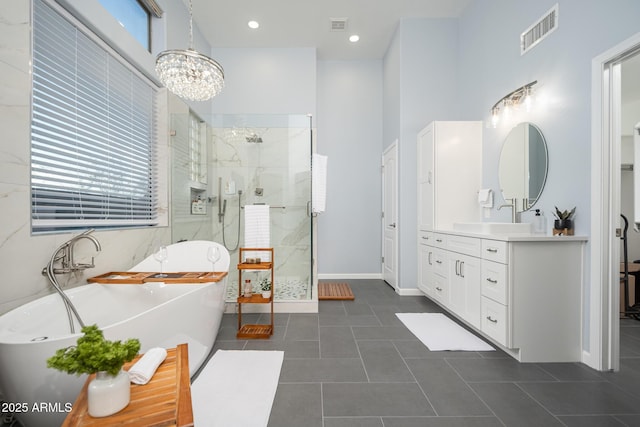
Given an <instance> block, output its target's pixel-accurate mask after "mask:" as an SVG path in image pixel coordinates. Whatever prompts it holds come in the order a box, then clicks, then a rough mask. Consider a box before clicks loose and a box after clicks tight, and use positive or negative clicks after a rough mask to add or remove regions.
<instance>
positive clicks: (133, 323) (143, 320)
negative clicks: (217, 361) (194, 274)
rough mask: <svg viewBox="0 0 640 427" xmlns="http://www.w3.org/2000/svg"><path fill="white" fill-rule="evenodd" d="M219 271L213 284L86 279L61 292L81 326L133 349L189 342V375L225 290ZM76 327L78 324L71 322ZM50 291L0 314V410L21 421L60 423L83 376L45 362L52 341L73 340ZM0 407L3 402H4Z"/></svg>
mask: <svg viewBox="0 0 640 427" xmlns="http://www.w3.org/2000/svg"><path fill="white" fill-rule="evenodd" d="M226 287H227V280H226V277H225V278H224V279H223V280H222V281H220V282H217V283H205V284H172V285H166V284H164V283H145V284H143V285H122V284H88V285H83V286H79V287H77V288H73V289H70V290H68V291H65V292H66V294H67V295H68V296H69V298H70V299H71V301H72V302H73V304H74V305H75V306H76V308H77V310H78V312H79V314H80V317H81V318H82V319H83V321H84V323H85V324H86V325H92V324H97V325H98V326H99V327H100V328H101V329H102V330H103V331H104V335H105V338H106V339H109V340H126V339H128V338H138V339H139V340H140V344H141V352H144V351H146V350H148V349H149V348H152V347H165V348H170V347H175V346H176V345H177V344H180V343H185V342H186V343H188V344H189V369H190V372H191V375H193V374H194V373H195V372H196V370H197V369H198V368H199V367H200V365H201V364H202V363H203V362H204V360H205V359H206V357H207V355H208V354H209V352H210V351H211V349H212V347H213V343H214V341H215V339H216V336H217V333H218V329H219V327H220V322H221V320H222V314H223V312H224V301H225V296H226ZM76 331H78V332H79V331H80V326H79V325H76ZM80 335H81V333H76V334H70V332H69V324H68V318H67V315H66V311H65V308H64V304H63V303H62V299H61V298H60V296H59V295H57V294H51V295H48V296H46V297H43V298H40V299H38V300H35V301H32V302H30V303H28V304H25V305H23V306H21V307H19V308H16V309H14V310H13V311H10V312H8V313H6V314H5V315H3V316H1V317H0V391H1V392H2V394H3V395H4V399H5V402H4V403H3V405H4V406H3V411H4V410H6V412H14V413H15V414H16V416H17V417H18V419H19V420H20V421H22V423H23V424H24V425H25V427H38V426H45V427H49V426H54V425H61V424H62V421H63V420H64V417H65V416H66V414H67V412H69V411H70V410H71V407H72V404H73V402H74V401H75V399H76V397H77V395H78V393H79V392H80V390H81V388H82V385H83V383H84V381H85V380H86V375H82V376H75V375H69V374H66V373H61V372H59V371H56V370H54V369H51V368H47V365H46V360H47V358H49V357H50V356H52V355H53V354H54V353H55V351H56V350H57V349H59V348H64V347H68V346H71V345H74V344H75V343H76V340H77V338H78V337H79V336H80ZM5 406H6V407H5Z"/></svg>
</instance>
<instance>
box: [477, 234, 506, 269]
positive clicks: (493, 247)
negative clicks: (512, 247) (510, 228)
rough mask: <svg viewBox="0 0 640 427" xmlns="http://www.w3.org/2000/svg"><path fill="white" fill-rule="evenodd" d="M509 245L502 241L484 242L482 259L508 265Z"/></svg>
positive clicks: (486, 240)
mask: <svg viewBox="0 0 640 427" xmlns="http://www.w3.org/2000/svg"><path fill="white" fill-rule="evenodd" d="M508 249H509V244H508V243H507V242H502V241H500V240H488V239H483V240H482V259H488V260H489V261H495V262H501V263H503V264H508V262H509V250H508Z"/></svg>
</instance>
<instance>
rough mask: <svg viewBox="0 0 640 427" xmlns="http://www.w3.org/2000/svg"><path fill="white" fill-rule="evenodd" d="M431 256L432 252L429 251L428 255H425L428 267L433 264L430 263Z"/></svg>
mask: <svg viewBox="0 0 640 427" xmlns="http://www.w3.org/2000/svg"><path fill="white" fill-rule="evenodd" d="M431 255H433V252H431V251H429V254H428V255H427V262H428V263H429V265H433V263H432V262H431Z"/></svg>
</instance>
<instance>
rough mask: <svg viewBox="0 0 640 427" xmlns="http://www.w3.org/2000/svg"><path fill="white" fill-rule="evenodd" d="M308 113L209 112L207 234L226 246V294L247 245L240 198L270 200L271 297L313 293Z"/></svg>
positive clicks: (232, 297)
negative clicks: (211, 184)
mask: <svg viewBox="0 0 640 427" xmlns="http://www.w3.org/2000/svg"><path fill="white" fill-rule="evenodd" d="M310 121H311V120H310V117H308V116H305V115H219V116H214V117H213V118H212V120H211V133H212V144H211V156H210V159H211V162H212V164H211V166H210V167H209V170H210V171H214V172H213V174H215V175H213V176H210V179H213V180H215V181H216V182H215V185H216V188H215V189H214V190H213V194H214V195H215V196H217V197H215V199H216V203H214V205H215V206H214V207H213V209H214V210H215V213H214V214H213V215H212V223H213V226H212V228H213V240H215V241H218V242H222V243H223V244H224V245H225V246H226V247H227V249H228V250H229V252H230V254H231V260H232V263H231V264H232V266H231V268H230V270H229V274H230V277H229V283H230V285H229V294H228V299H229V300H232V301H235V298H236V297H237V295H238V288H237V286H238V274H237V270H236V269H235V264H236V263H237V260H238V247H243V246H245V244H244V238H245V236H244V206H246V205H252V204H264V205H269V217H270V241H271V246H272V247H273V248H274V261H275V279H274V280H275V286H274V295H275V299H276V301H291V300H308V299H311V298H312V274H311V267H312V261H311V258H312V251H311V217H310V216H309V213H308V203H309V201H310V200H311V164H310V163H311V123H310ZM257 274H258V273H256V277H254V278H252V282H254V283H257V282H258V281H259V279H260V277H258V276H257ZM244 276H246V274H245V275H244ZM244 276H243V277H244ZM248 277H249V278H251V277H250V276H248Z"/></svg>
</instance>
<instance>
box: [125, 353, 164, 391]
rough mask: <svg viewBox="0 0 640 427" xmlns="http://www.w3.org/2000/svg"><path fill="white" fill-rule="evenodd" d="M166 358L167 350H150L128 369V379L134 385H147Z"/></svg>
mask: <svg viewBox="0 0 640 427" xmlns="http://www.w3.org/2000/svg"><path fill="white" fill-rule="evenodd" d="M166 357H167V350H165V349H164V348H161V347H154V348H152V349H150V350H149V351H147V352H146V353H145V354H144V356H142V357H141V358H140V360H138V361H137V362H136V363H135V365H133V366H132V367H131V368H130V369H129V379H130V380H131V382H132V383H135V384H146V383H148V382H149V381H151V378H152V377H153V374H155V373H156V370H157V369H158V366H160V364H161V363H162V362H163V361H164V359H165V358H166Z"/></svg>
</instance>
